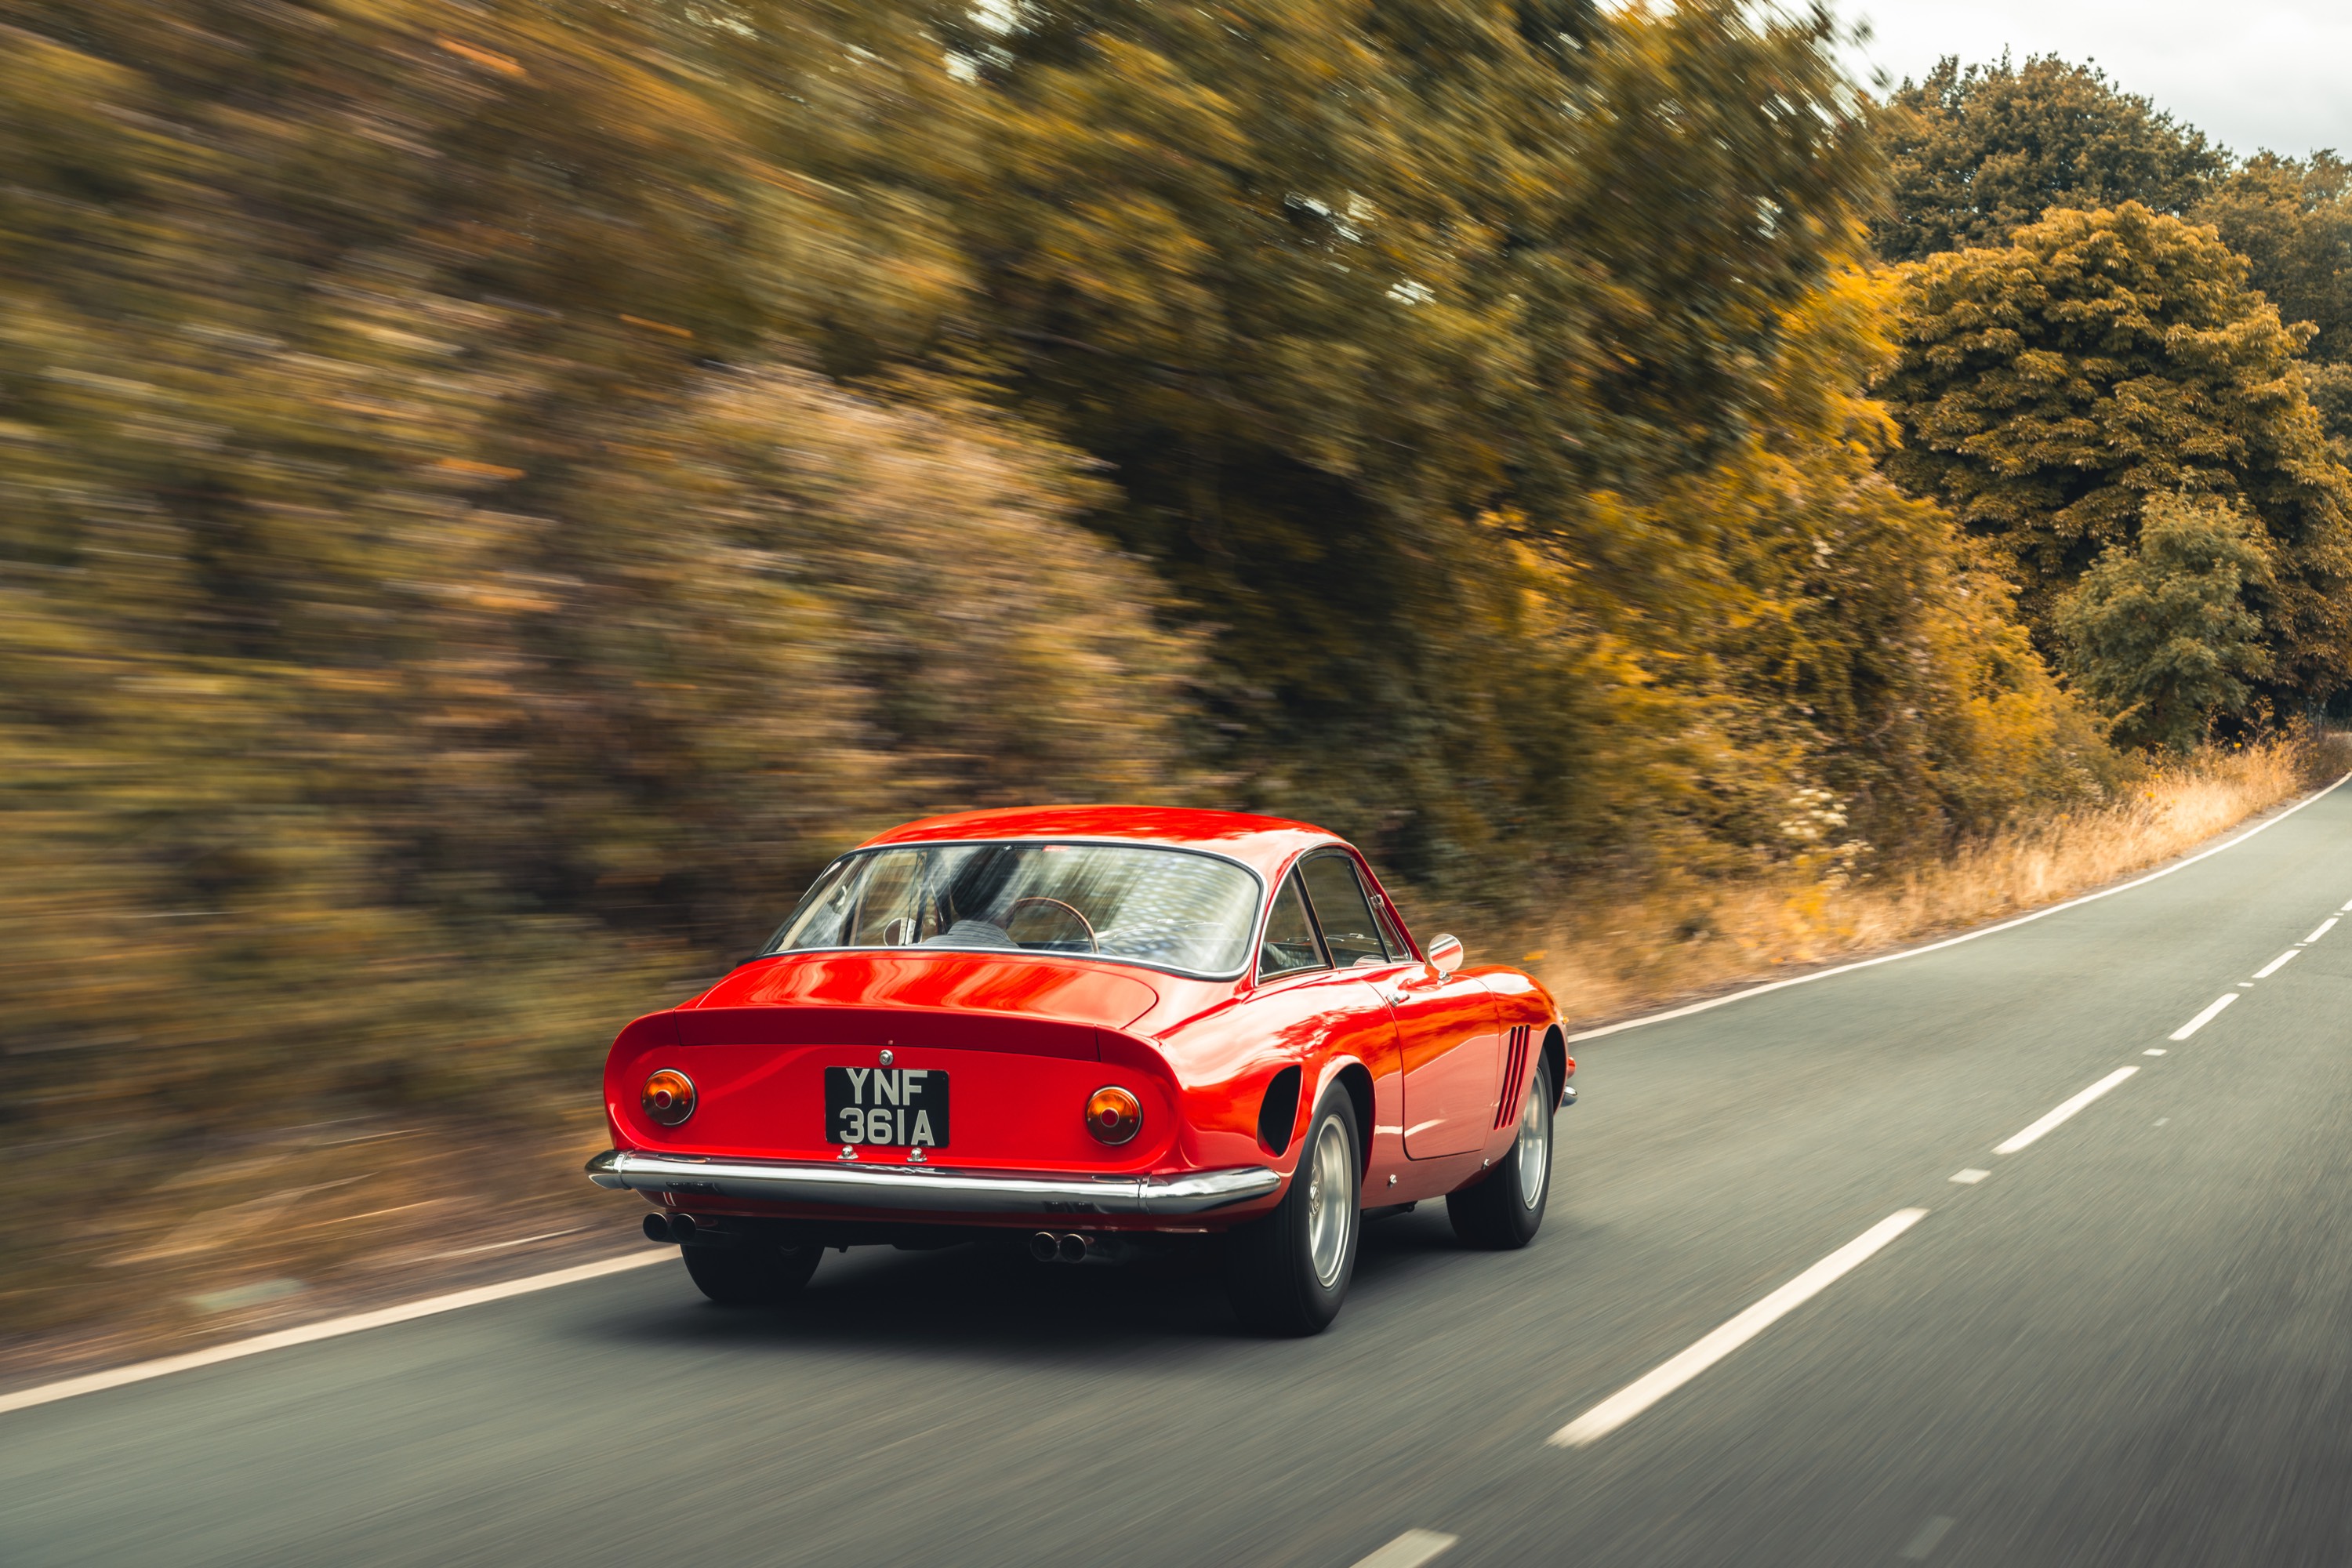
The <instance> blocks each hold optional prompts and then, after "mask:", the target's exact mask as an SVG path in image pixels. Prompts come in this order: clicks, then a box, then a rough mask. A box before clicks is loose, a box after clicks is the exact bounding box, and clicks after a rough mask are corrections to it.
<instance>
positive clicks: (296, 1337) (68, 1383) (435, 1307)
mask: <svg viewBox="0 0 2352 1568" xmlns="http://www.w3.org/2000/svg"><path fill="white" fill-rule="evenodd" d="M676 1257H677V1253H676V1252H674V1251H673V1250H671V1249H670V1248H668V1247H664V1248H662V1249H661V1250H660V1251H658V1252H651V1251H649V1252H629V1253H624V1254H622V1255H621V1256H620V1257H618V1258H604V1260H603V1261H601V1262H597V1263H581V1264H575V1265H574V1266H573V1267H572V1268H558V1269H555V1270H552V1271H551V1272H550V1273H546V1274H533V1275H531V1276H530V1277H529V1278H528V1279H509V1280H508V1281H507V1282H506V1283H505V1284H503V1285H481V1286H477V1287H476V1288H475V1289H471V1290H452V1291H450V1292H449V1293H448V1294H447V1295H446V1296H427V1297H425V1299H424V1300H418V1301H404V1302H403V1303H402V1304H401V1305H399V1306H397V1307H382V1308H378V1309H377V1310H374V1311H373V1312H353V1313H352V1314H351V1315H350V1316H348V1317H342V1318H329V1319H327V1320H326V1321H324V1322H319V1323H305V1324H303V1325H302V1326H301V1327H299V1328H294V1329H280V1330H278V1331H277V1332H276V1333H270V1334H256V1335H255V1336H254V1337H253V1338H251V1339H249V1340H233V1341H231V1342H229V1343H227V1344H225V1345H213V1346H211V1347H209V1348H207V1349H205V1350H200V1351H189V1352H186V1353H185V1354H184V1355H170V1356H164V1357H163V1358H162V1359H161V1360H158V1361H142V1362H138V1363H134V1364H132V1365H130V1366H118V1367H112V1368H110V1369H108V1370H107V1371H105V1372H93V1373H84V1374H83V1375H82V1376H80V1377H69V1378H67V1379H65V1380H64V1381H63V1382H61V1383H45V1384H41V1385H40V1386H39V1387H38V1388H20V1389H18V1390H17V1391H16V1393H14V1394H0V1415H6V1414H7V1413H8V1412H9V1411H11V1410H23V1409H25V1408H26V1407H27V1406H30V1405H47V1404H49V1403H51V1402H52V1401H54V1400H59V1399H71V1398H72V1397H73V1396H74V1395H75V1394H96V1393H97V1392H98V1391H99V1390H100V1389H102V1388H120V1387H121V1386H122V1385H123V1384H126V1383H144V1382H146V1381H147V1380H148V1379H149V1378H151V1377H163V1376H167V1375H168V1374H170V1373H175V1372H190V1371H193V1370H194V1369H195V1368H197V1367H200V1366H213V1365H215V1364H217V1363H221V1362H225V1361H236V1359H238V1358H239V1357H241V1356H249V1355H259V1354H261V1352H264V1351H275V1350H284V1349H286V1348H287V1347H288V1346H289V1345H307V1344H309V1343H310V1342H312V1341H313V1340H331V1339H335V1338H338V1337H339V1336H341V1335H343V1334H356V1333H358V1332H360V1331H362V1330H364V1329H381V1328H383V1327H386V1326H387V1325H389V1324H393V1323H404V1322H406V1321H409V1320H410V1319H411V1318H429V1317H432V1316H433V1315H434V1314H436V1313H437V1312H454V1311H456V1310H458V1309H459V1308H461V1307H478V1306H480V1305H482V1304H483V1303H484V1302H487V1301H503V1300H506V1299H507V1298H508V1297H509V1296H527V1295H529V1294H530V1292H532V1291H534V1290H548V1289H553V1288H555V1287H556V1286H558V1285H570V1284H573V1283H575V1282H577V1281H579V1280H582V1279H600V1278H602V1277H603V1276H604V1275H607V1274H618V1273H620V1272H622V1271H623V1270H624V1269H629V1268H645V1267H646V1265H647V1264H649V1263H660V1262H664V1261H666V1260H667V1259H670V1258H676Z"/></svg>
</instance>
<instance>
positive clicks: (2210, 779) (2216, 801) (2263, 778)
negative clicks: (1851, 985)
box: [1531, 731, 2352, 1024]
mask: <svg viewBox="0 0 2352 1568" xmlns="http://www.w3.org/2000/svg"><path fill="white" fill-rule="evenodd" d="M2347 772H2352V735H2347V734H2344V733H2341V732H2337V731H2321V732H2318V733H2316V734H2311V735H2303V736H2294V737H2289V738H2285V739H2281V740H2277V741H2273V742H2265V743H2263V744H2261V745H2256V746H2250V747H2245V748H2242V749H2235V750H2230V751H2217V752H2200V753H2199V754H2198V755H2196V756H2193V757H2191V758H2189V759H2188V760H2186V761H2184V762H2182V763H2177V764H2172V765H2168V766H2163V767H2158V768H2153V769H2151V770H2150V771H2149V772H2148V773H2147V774H2146V775H2145V776H2143V777H2142V778H2141V779H2140V780H2139V781H2138V782H2137V784H2134V785H2133V786H2132V788H2131V789H2130V790H2129V791H2128V792H2127V793H2126V794H2125V795H2122V796H2120V797H2119V798H2116V799H2114V800H2110V801H2108V802H2106V803H2105V804H2103V805H2098V806H2096V807H2094V808H2090V809H2086V810H2079V811H2074V812H2071V813H2068V814H2065V815H2063V816H2057V817H2054V818H2050V819H2047V820H2044V821H2041V822H2036V823H2031V824H2026V825H2021V826H2017V827H2014V828H2011V829H2010V830H2009V831H2007V832H2004V833H2000V834H1998V835H1996V836H1994V837H1991V838H1989V839H1987V840H1984V841H1982V842H1979V843H1977V844H1972V845H1968V846H1964V847H1962V848H1961V849H1959V850H1958V852H1957V853H1955V854H1953V855H1951V856H1950V857H1948V858H1946V859H1943V860H1940V861H1937V862H1935V863H1933V864H1930V865H1927V866H1923V867H1917V868H1911V869H1908V870H1906V871H1905V872H1903V873H1901V874H1899V875H1890V876H1885V877H1882V878H1874V879H1850V878H1846V877H1843V876H1841V875H1838V874H1836V873H1835V872H1834V871H1832V872H1829V873H1827V874H1814V875H1807V874H1805V873H1804V872H1802V871H1801V870H1792V871H1790V873H1788V874H1786V875H1783V876H1780V877H1777V878H1759V879H1754V880H1750V881H1744V882H1730V883H1725V882H1719V881H1718V882H1700V881H1697V880H1696V879H1690V880H1683V879H1676V880H1675V881H1674V882H1673V883H1671V884H1670V885H1666V886H1653V887H1649V888H1643V889H1619V891H1618V894H1617V896H1615V897H1610V898H1603V899H1601V900H1597V901H1595V902H1592V903H1590V904H1588V905H1587V908H1588V909H1589V910H1590V911H1591V912H1590V913H1589V914H1587V915H1585V916H1584V917H1583V918H1581V919H1579V920H1575V921H1570V922H1567V923H1566V924H1564V925H1563V926H1562V927H1561V928H1560V930H1559V932H1558V934H1557V935H1556V936H1554V937H1553V938H1552V939H1551V941H1550V942H1549V947H1548V950H1547V951H1546V952H1544V954H1543V956H1542V957H1541V958H1539V959H1538V960H1537V961H1536V962H1535V963H1533V964H1532V965H1531V967H1533V968H1534V969H1535V971H1536V972H1537V973H1538V975H1539V976H1540V977H1541V978H1542V979H1543V980H1544V982H1545V983H1546V984H1549V985H1550V986H1551V988H1552V990H1553V993H1554V994H1556V995H1557V996H1558V997H1559V1002H1560V1005H1561V1007H1562V1008H1563V1009H1564V1010H1565V1011H1566V1012H1567V1013H1568V1014H1569V1016H1570V1017H1572V1018H1575V1019H1578V1020H1580V1021H1581V1022H1584V1023H1587V1024H1590V1023H1594V1022H1600V1021H1605V1020H1608V1019H1612V1018H1616V1017H1622V1016H1626V1015H1628V1014H1632V1013H1635V1012H1640V1011H1645V1010H1647V1009H1649V1008H1652V1007H1658V1006H1664V1005H1672V1004H1674V1003H1676V1002H1680V1001H1686V1000H1690V999H1693V998H1696V997H1700V996H1705V995H1706V994H1711V993H1714V992H1718V991H1722V990H1725V989H1727V988H1729V987H1732V986H1736V985H1739V984H1749V983H1753V982H1755V981H1759V980H1768V979H1773V978H1777V977H1779V976H1780V975H1784V974H1787V973H1790V972H1791V971H1793V970H1800V969H1804V968H1808V967H1811V966H1813V965H1816V964H1822V963H1835V962H1838V961H1840V960H1843V959H1850V958H1859V957H1864V956H1867V955H1868V954H1870V953H1872V952H1883V951H1885V949H1887V948H1890V947H1895V946H1899V945H1901V944H1904V943H1906V942H1917V941H1922V940H1928V939H1932V938H1934V937H1937V936H1940V935H1946V934H1949V933H1951V932H1955V931H1965V930H1967V929H1969V928H1970V927H1973V926H1979V925H1983V924H1986V923H1988V922H1990V921H1998V920H2001V919H2003V918H2005V917H2007V916H2010V915H2014V914H2022V913H2024V912H2025V911H2027V910H2034V909H2040V908H2042V907H2043V906H2045V905H2048V904H2053V903H2056V902H2058V901H2060V900H2064V899H2069V898H2073V897H2074V896H2075V895H2077V894H2080V893H2087V892H2091V891H2093V890H2095V889H2099V888H2102V887H2105V886H2106V885H2108V884H2109V883H2112V882H2115V881H2117V880H2119V879H2123V878H2126V877H2129V876H2131V875H2133V874H2135V873H2137V872H2140V871H2145V870H2147V869H2149V868H2153V867H2156V866H2159V865H2161V864H2163V863H2164V862H2165V861H2167V860H2169V859H2172V858H2175V857H2176V856H2179V855H2181V854H2184V853H2186V852H2187V851H2189V849H2192V848H2194V847H2197V846H2198V845H2200V844H2201V843H2203V842H2205V841H2206V840H2207V839H2209V838H2211V837H2214V836H2215V835H2217V834H2220V833H2222V832H2225V831H2227V830H2228V829H2230V828H2231V827H2234V826H2237V825H2238V824H2240V823H2242V822H2244V821H2246V820H2247V819H2248V818H2250V817H2252V816H2258V815H2260V814H2261V813H2263V812H2265V811H2268V810H2270V809H2272V808H2273V807H2274V806H2278V805H2284V804H2285V803H2286V802H2287V801H2289V800H2291V799H2293V798H2294V797H2295V796H2297V795H2302V794H2304V793H2305V792H2307V791H2309V790H2312V789H2315V788H2316V787H2318V786H2319V785H2321V784H2327V783H2329V782H2331V781H2333V780H2335V779H2336V778H2339V777H2341V776H2343V774H2345V773H2347Z"/></svg>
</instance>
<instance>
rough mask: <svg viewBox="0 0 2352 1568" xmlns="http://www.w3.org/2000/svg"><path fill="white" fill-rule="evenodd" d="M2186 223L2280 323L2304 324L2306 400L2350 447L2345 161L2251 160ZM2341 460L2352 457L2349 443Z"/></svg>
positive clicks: (2264, 156)
mask: <svg viewBox="0 0 2352 1568" xmlns="http://www.w3.org/2000/svg"><path fill="white" fill-rule="evenodd" d="M2189 216H2190V218H2191V220H2192V221H2194V222H2197V223H2209V224H2211V225H2213V226H2214V227H2215V228H2216V229H2217V230H2218V231H2219V232H2220V234H2221V239H2222V241H2223V243H2225V244H2226V245H2228V246H2229V247H2230V248H2231V249H2232V250H2234V251H2236V252H2238V253H2239V254H2240V255H2242V256H2243V257H2244V258H2246V278H2247V281H2248V282H2250V283H2252V285H2253V286H2254V287H2255V288H2257V289H2261V290H2262V291H2263V294H2264V295H2265V296H2267V297H2268V298H2269V300H2270V301H2271V303H2272V304H2273V305H2276V306H2277V307H2278V311H2279V315H2280V316H2281V317H2283V318H2284V320H2286V321H2308V322H2310V323H2311V325H2312V327H2313V328H2314V331H2313V334H2312V339H2311V342H2310V344H2309V346H2308V347H2307V348H2306V349H2305V351H2304V352H2305V358H2306V359H2308V360H2309V361H2310V362H2311V363H2310V366H2309V368H2308V369H2307V370H2306V371H2305V375H2306V377H2307V379H2308V380H2309V382H2310V384H2311V398H2312V402H2313V403H2314V404H2315V405H2317V406H2318V408H2319V411H2320V414H2321V416H2322V417H2323V418H2325V419H2326V422H2327V425H2328V429H2329V433H2330V434H2331V435H2333V436H2334V437H2336V439H2337V440H2338V441H2342V442H2346V443H2352V164H2347V163H2345V162H2344V160H2343V159H2341V158H2339V157H2337V156H2336V154H2335V153H2332V152H2321V153H2313V154H2312V155H2311V157H2310V158H2308V159H2299V158H2282V157H2280V156H2279V155H2278V154H2277V153H2257V154H2255V155H2254V156H2253V157H2252V158H2249V159H2248V160H2247V161H2246V162H2245V163H2244V164H2242V166H2241V167H2239V168H2238V169H2237V170H2235V171H2233V172H2232V173H2231V174H2230V176H2229V177H2228V178H2227V179H2225V180H2223V181H2221V183H2220V184H2217V185H2216V186H2214V187H2213V189H2212V190H2211V191H2210V193H2209V194H2208V195H2206V197H2205V199H2204V200H2202V201H2201V202H2200V203H2198V205H2197V206H2196V208H2195V209H2194V210H2193V211H2192V212H2191V214H2190V215H2189ZM2339 455H2340V456H2343V457H2345V458H2347V460H2352V445H2347V447H2344V448H2340V449H2339Z"/></svg>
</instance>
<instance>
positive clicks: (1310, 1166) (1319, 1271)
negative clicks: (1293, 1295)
mask: <svg viewBox="0 0 2352 1568" xmlns="http://www.w3.org/2000/svg"><path fill="white" fill-rule="evenodd" d="M1352 1154H1353V1151H1352V1150H1350V1149H1349V1147H1348V1133H1347V1130H1346V1129H1345V1128H1343V1127H1342V1126H1341V1125H1340V1124H1339V1118H1338V1117H1336V1116H1327V1117H1325V1118H1324V1119H1323V1123H1322V1125H1321V1126H1319V1127H1318V1128H1317V1129H1316V1131H1315V1152H1314V1153H1313V1154H1312V1155H1310V1156H1309V1158H1308V1162H1307V1258H1308V1261H1310V1262H1311V1263H1312V1264H1313V1265H1314V1267H1315V1278H1316V1279H1318V1280H1319V1281H1321V1282H1322V1285H1323V1287H1324V1289H1330V1288H1331V1286H1332V1285H1333V1284H1334V1283H1336V1282H1337V1281H1338V1279H1339V1270H1340V1269H1341V1268H1344V1267H1345V1266H1346V1264H1347V1261H1348V1233H1349V1230H1350V1229H1352V1228H1353V1227H1354V1226H1355V1223H1356V1205H1354V1204H1353V1203H1351V1202H1350V1201H1349V1198H1350V1196H1351V1195H1352V1194H1350V1192H1349V1187H1350V1185H1351V1184H1350V1183H1349V1180H1348V1176H1349V1170H1348V1162H1349V1159H1350V1158H1351V1157H1352Z"/></svg>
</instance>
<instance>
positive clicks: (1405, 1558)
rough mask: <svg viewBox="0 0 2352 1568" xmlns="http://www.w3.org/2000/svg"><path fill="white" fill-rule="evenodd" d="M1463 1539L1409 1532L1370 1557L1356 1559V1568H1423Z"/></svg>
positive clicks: (1426, 1532)
mask: <svg viewBox="0 0 2352 1568" xmlns="http://www.w3.org/2000/svg"><path fill="white" fill-rule="evenodd" d="M1461 1539H1462V1538H1461V1537H1460V1536H1458V1535H1441V1534H1439V1533H1438V1532H1437V1531H1433V1530H1408V1531H1405V1532H1404V1533H1403V1534H1402V1535H1400V1536H1398V1537H1397V1538H1396V1539H1395V1540H1394V1541H1391V1542H1389V1543H1388V1544H1387V1545H1386V1546H1383V1547H1381V1549H1380V1550H1379V1551H1378V1552H1373V1553H1372V1554H1371V1555H1370V1557H1359V1558H1358V1559H1356V1563H1355V1568H1421V1565H1422V1564H1423V1563H1426V1562H1428V1561H1429V1560H1430V1559H1431V1558H1433V1557H1434V1556H1436V1555H1437V1554H1438V1553H1439V1552H1443V1551H1444V1550H1445V1549H1446V1548H1447V1547H1449V1546H1451V1545H1453V1544H1454V1542H1457V1541H1459V1540H1461Z"/></svg>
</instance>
